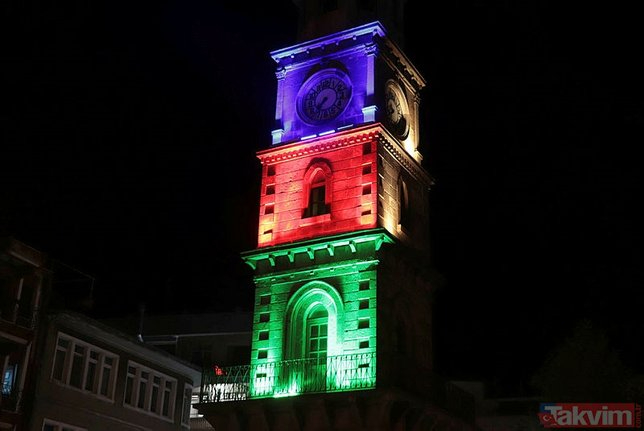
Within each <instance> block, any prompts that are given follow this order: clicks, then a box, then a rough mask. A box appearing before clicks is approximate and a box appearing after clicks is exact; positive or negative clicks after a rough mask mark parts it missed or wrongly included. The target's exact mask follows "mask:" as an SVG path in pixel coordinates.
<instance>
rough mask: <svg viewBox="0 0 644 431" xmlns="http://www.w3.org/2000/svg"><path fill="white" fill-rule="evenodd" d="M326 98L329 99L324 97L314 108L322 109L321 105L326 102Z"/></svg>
mask: <svg viewBox="0 0 644 431" xmlns="http://www.w3.org/2000/svg"><path fill="white" fill-rule="evenodd" d="M328 98H329V96H324V97H323V98H322V101H321V102H320V103H318V104H317V105H315V107H316V108H317V109H322V105H324V102H326V101H327V99H328Z"/></svg>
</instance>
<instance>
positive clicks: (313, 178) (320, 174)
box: [302, 160, 331, 218]
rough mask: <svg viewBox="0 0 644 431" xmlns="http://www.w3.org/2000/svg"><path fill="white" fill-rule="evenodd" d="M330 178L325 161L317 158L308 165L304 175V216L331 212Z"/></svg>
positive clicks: (328, 168)
mask: <svg viewBox="0 0 644 431" xmlns="http://www.w3.org/2000/svg"><path fill="white" fill-rule="evenodd" d="M330 180H331V168H330V167H329V164H328V163H327V162H326V161H321V160H318V161H316V162H314V163H312V164H311V166H309V169H308V170H307V171H306V174H305V175H304V205H303V206H304V212H303V215H302V216H303V217H304V218H306V217H315V216H319V215H322V214H329V213H330V212H331V205H330V203H331V181H330Z"/></svg>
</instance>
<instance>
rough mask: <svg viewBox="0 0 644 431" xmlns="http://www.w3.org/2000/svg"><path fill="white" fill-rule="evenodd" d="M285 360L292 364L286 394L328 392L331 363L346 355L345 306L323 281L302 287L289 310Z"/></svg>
mask: <svg viewBox="0 0 644 431" xmlns="http://www.w3.org/2000/svg"><path fill="white" fill-rule="evenodd" d="M285 323H286V326H285V331H286V334H285V335H286V336H285V345H284V355H283V357H284V358H285V359H287V360H288V361H289V364H290V365H289V366H290V368H289V370H288V372H287V373H286V374H285V375H284V379H285V380H284V382H283V383H282V385H283V386H284V388H285V389H284V390H288V391H289V392H296V393H297V392H302V391H304V392H315V391H324V390H326V389H327V385H328V383H329V381H330V380H329V379H330V378H331V377H330V376H329V374H328V373H327V365H328V364H327V362H328V361H329V360H331V359H329V358H331V357H334V356H338V355H341V354H342V353H343V342H342V340H343V337H344V329H345V328H344V306H343V304H342V298H341V297H340V294H339V293H338V292H337V290H336V289H335V288H333V287H332V286H331V285H330V284H328V283H325V282H323V281H312V282H310V283H307V284H305V285H304V286H302V287H300V289H298V291H297V292H295V293H294V294H293V296H292V297H291V299H290V300H289V302H288V305H287V306H286V322H285Z"/></svg>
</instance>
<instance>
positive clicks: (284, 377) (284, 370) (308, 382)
mask: <svg viewBox="0 0 644 431" xmlns="http://www.w3.org/2000/svg"><path fill="white" fill-rule="evenodd" d="M201 382H202V385H201V391H200V395H199V400H200V402H201V403H215V402H222V401H237V400H246V399H249V398H267V397H280V396H291V395H296V394H302V393H315V392H340V391H347V390H357V389H371V388H375V386H376V354H375V352H373V353H362V354H355V355H340V356H330V357H328V358H326V360H325V361H322V362H321V363H320V361H319V360H316V359H291V360H285V361H275V362H265V363H261V364H255V365H238V366H232V367H215V368H214V369H209V370H204V373H203V376H202V380H201Z"/></svg>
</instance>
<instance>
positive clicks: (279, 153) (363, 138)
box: [257, 124, 382, 164]
mask: <svg viewBox="0 0 644 431" xmlns="http://www.w3.org/2000/svg"><path fill="white" fill-rule="evenodd" d="M376 126H377V127H374V124H369V125H367V126H362V127H358V128H353V129H351V130H347V131H340V132H336V133H334V134H332V135H328V136H321V137H317V138H311V139H306V140H303V141H296V142H293V143H290V144H285V145H279V146H277V145H276V146H274V147H272V148H267V149H265V150H261V151H258V152H257V157H258V158H259V160H260V161H261V162H262V164H267V163H275V162H280V161H283V160H290V159H294V158H298V157H306V156H310V155H312V154H317V153H322V152H325V151H330V150H335V149H337V148H341V147H347V146H350V145H355V144H358V143H363V142H369V141H373V140H375V139H376V138H377V136H378V134H380V133H381V132H382V128H381V127H380V125H379V124H377V125H376Z"/></svg>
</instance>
